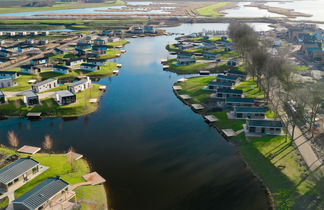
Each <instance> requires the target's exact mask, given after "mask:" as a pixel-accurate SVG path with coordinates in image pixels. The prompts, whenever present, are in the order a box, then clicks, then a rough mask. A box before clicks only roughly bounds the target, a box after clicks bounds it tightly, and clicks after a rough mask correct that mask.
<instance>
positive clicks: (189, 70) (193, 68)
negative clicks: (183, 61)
mask: <svg viewBox="0 0 324 210" xmlns="http://www.w3.org/2000/svg"><path fill="white" fill-rule="evenodd" d="M176 63H177V61H176V60H175V59H169V60H168V65H169V71H171V72H175V73H177V74H197V73H199V71H201V70H206V69H207V68H208V66H209V65H210V64H209V63H195V64H191V65H181V66H179V65H177V64H176Z"/></svg>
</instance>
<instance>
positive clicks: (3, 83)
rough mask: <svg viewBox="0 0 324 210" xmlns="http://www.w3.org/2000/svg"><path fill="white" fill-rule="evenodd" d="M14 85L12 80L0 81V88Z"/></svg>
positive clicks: (4, 79)
mask: <svg viewBox="0 0 324 210" xmlns="http://www.w3.org/2000/svg"><path fill="white" fill-rule="evenodd" d="M14 84H15V83H14V81H13V79H12V78H3V79H0V88H6V87H12V86H14Z"/></svg>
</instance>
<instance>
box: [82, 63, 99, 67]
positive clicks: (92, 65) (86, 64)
mask: <svg viewBox="0 0 324 210" xmlns="http://www.w3.org/2000/svg"><path fill="white" fill-rule="evenodd" d="M81 66H89V67H97V65H95V64H90V63H83V64H81Z"/></svg>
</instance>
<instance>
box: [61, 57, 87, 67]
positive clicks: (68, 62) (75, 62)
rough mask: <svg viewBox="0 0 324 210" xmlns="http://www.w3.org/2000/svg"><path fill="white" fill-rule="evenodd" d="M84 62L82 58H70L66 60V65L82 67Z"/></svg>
mask: <svg viewBox="0 0 324 210" xmlns="http://www.w3.org/2000/svg"><path fill="white" fill-rule="evenodd" d="M83 62H84V60H83V59H82V58H69V59H65V60H64V63H65V65H66V66H75V65H80V64H82V63H83Z"/></svg>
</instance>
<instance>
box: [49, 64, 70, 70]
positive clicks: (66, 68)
mask: <svg viewBox="0 0 324 210" xmlns="http://www.w3.org/2000/svg"><path fill="white" fill-rule="evenodd" d="M53 67H54V68H58V69H63V70H69V69H70V68H69V67H67V66H62V65H55V66H53Z"/></svg>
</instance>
